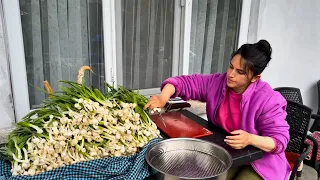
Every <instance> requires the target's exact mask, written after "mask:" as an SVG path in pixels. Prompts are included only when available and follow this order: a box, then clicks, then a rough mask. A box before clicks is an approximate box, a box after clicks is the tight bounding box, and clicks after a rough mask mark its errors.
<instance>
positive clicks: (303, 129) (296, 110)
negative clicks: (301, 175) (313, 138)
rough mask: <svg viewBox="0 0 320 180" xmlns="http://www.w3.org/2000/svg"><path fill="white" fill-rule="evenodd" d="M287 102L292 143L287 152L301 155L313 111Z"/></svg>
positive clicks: (295, 103)
mask: <svg viewBox="0 0 320 180" xmlns="http://www.w3.org/2000/svg"><path fill="white" fill-rule="evenodd" d="M287 102H288V105H287V117H286V121H287V122H288V124H289V126H290V129H289V134H290V141H289V143H288V146H287V149H286V151H288V152H294V153H299V154H301V153H302V152H303V149H304V141H305V139H306V136H307V132H308V126H309V122H310V118H311V113H312V109H311V108H309V107H307V106H305V105H303V104H300V103H297V102H293V101H290V100H287Z"/></svg>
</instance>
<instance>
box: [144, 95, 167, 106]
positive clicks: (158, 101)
mask: <svg viewBox="0 0 320 180" xmlns="http://www.w3.org/2000/svg"><path fill="white" fill-rule="evenodd" d="M168 100H169V99H168V98H166V97H164V96H162V95H158V96H152V97H151V98H150V99H149V102H148V103H147V104H146V105H145V106H144V109H147V108H149V109H154V108H163V107H164V106H165V105H166V103H167V102H168Z"/></svg>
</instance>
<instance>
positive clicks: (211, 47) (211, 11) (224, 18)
mask: <svg viewBox="0 0 320 180" xmlns="http://www.w3.org/2000/svg"><path fill="white" fill-rule="evenodd" d="M241 5H242V1H233V0H193V1H192V20H191V35H190V61H189V73H190V74H193V73H205V74H208V73H215V72H224V71H225V70H226V68H227V67H228V62H229V60H230V58H231V54H232V53H233V51H235V50H236V48H237V45H238V43H237V42H238V34H239V27H240V18H241Z"/></svg>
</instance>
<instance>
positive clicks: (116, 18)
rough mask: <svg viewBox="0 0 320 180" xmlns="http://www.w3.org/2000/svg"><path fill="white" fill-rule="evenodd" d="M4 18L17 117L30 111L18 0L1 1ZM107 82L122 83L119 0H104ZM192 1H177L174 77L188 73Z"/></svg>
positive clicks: (244, 20) (244, 32)
mask: <svg viewBox="0 0 320 180" xmlns="http://www.w3.org/2000/svg"><path fill="white" fill-rule="evenodd" d="M2 3H3V11H4V21H5V22H6V23H5V24H6V32H7V40H8V52H9V53H8V54H9V65H10V73H11V81H12V82H11V83H12V93H13V99H14V110H15V117H16V120H20V119H21V118H22V117H23V116H25V115H26V114H27V113H28V112H30V109H31V108H30V105H29V92H28V83H27V72H26V63H25V52H24V44H23V36H22V25H21V17H20V6H19V0H2ZM102 7H103V8H102V9H103V29H104V54H105V77H106V79H105V81H106V82H108V83H111V84H112V83H114V85H123V81H122V79H123V77H122V64H121V63H122V49H121V48H122V44H121V42H122V41H121V23H118V22H121V4H120V1H119V0H102ZM250 8H251V0H243V4H242V14H241V25H240V33H239V46H240V45H242V44H243V43H246V42H247V39H248V27H249V19H250ZM191 15H192V0H176V1H175V12H174V36H173V37H174V39H173V55H172V58H173V64H172V76H177V75H185V74H188V72H189V49H190V31H191ZM139 91H140V93H142V94H144V95H152V94H158V93H160V90H159V88H151V89H141V90H139Z"/></svg>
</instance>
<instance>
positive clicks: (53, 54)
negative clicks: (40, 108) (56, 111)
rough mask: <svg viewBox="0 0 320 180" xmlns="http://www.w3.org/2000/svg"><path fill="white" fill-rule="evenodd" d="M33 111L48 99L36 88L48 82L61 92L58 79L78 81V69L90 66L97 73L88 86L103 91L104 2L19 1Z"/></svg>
mask: <svg viewBox="0 0 320 180" xmlns="http://www.w3.org/2000/svg"><path fill="white" fill-rule="evenodd" d="M19 2H20V11H21V23H22V33H23V41H24V51H25V58H26V71H27V80H28V83H29V84H30V85H32V86H29V99H30V106H31V107H32V108H35V107H37V105H39V104H40V103H41V101H42V100H43V99H44V98H45V95H44V93H42V92H39V91H37V90H36V89H35V88H34V87H33V86H36V87H43V81H44V80H47V81H49V83H50V84H51V86H52V88H53V89H54V90H55V91H57V90H58V82H57V81H58V80H71V81H76V79H77V73H78V69H79V68H80V67H81V66H84V65H89V66H91V67H92V68H93V71H94V73H95V74H91V73H90V76H88V75H86V79H85V80H86V84H88V85H93V86H95V87H97V88H99V89H102V90H103V88H104V82H105V78H104V74H105V73H104V67H105V66H104V56H103V52H104V51H103V29H102V28H103V25H102V24H103V22H102V2H101V0H76V1H75V0H63V1H55V0H48V1H45V0H41V1H39V0H19Z"/></svg>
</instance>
